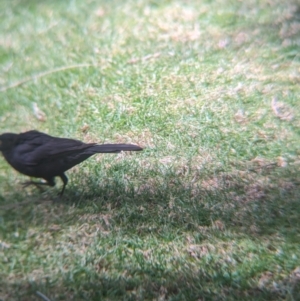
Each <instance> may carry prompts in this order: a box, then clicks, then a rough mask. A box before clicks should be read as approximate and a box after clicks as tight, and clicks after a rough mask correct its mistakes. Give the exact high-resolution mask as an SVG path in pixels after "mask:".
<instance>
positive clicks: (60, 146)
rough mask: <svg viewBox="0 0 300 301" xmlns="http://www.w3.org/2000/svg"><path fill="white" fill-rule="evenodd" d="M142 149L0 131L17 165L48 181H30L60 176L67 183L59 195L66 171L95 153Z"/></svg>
mask: <svg viewBox="0 0 300 301" xmlns="http://www.w3.org/2000/svg"><path fill="white" fill-rule="evenodd" d="M141 150H142V148H141V147H139V146H137V145H133V144H102V145H101V144H96V143H84V142H81V141H79V140H74V139H67V138H57V137H52V136H49V135H47V134H44V133H41V132H38V131H29V132H25V133H21V134H13V133H4V134H2V135H0V151H1V152H2V154H3V156H4V158H5V159H6V161H7V162H8V163H9V164H10V165H11V166H12V167H13V168H14V169H16V170H17V171H19V172H20V173H22V174H24V175H27V176H30V177H35V178H43V179H44V180H46V183H38V182H32V181H30V182H28V183H27V184H36V185H49V186H54V185H55V181H54V178H55V177H60V178H61V179H62V181H63V184H64V185H63V188H62V191H61V193H60V195H62V194H63V193H64V190H65V187H66V185H67V183H68V178H67V177H66V175H65V171H67V170H68V169H70V168H72V167H73V166H75V165H77V164H79V163H81V162H82V161H84V160H86V159H87V158H89V157H90V156H92V155H94V154H96V153H119V152H120V151H141Z"/></svg>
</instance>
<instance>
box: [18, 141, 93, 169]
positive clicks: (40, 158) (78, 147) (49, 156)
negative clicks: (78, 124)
mask: <svg viewBox="0 0 300 301" xmlns="http://www.w3.org/2000/svg"><path fill="white" fill-rule="evenodd" d="M92 145H94V144H85V143H83V142H81V141H78V140H74V139H67V138H54V137H51V136H48V135H47V136H39V137H36V138H35V139H32V140H30V141H27V143H23V144H20V146H19V151H20V152H22V158H23V163H24V164H26V165H31V166H32V165H38V164H39V163H41V162H45V161H49V162H51V161H53V160H55V159H58V158H61V157H64V156H67V155H68V154H74V153H80V152H82V151H83V150H85V149H87V148H89V147H91V146H92Z"/></svg>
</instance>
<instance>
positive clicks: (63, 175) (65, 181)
mask: <svg viewBox="0 0 300 301" xmlns="http://www.w3.org/2000/svg"><path fill="white" fill-rule="evenodd" d="M59 177H60V178H61V180H62V181H63V183H64V186H63V188H62V190H61V192H60V194H59V196H62V195H63V194H64V191H65V187H66V186H67V184H68V178H67V176H66V175H65V174H64V173H62V174H61V175H59Z"/></svg>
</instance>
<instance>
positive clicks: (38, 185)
mask: <svg viewBox="0 0 300 301" xmlns="http://www.w3.org/2000/svg"><path fill="white" fill-rule="evenodd" d="M45 180H46V181H47V182H35V181H26V182H23V183H22V185H23V187H24V188H25V187H27V186H30V185H34V186H35V187H37V188H38V189H39V190H41V191H43V189H42V188H41V186H42V185H47V186H52V187H53V186H55V181H54V178H50V179H45Z"/></svg>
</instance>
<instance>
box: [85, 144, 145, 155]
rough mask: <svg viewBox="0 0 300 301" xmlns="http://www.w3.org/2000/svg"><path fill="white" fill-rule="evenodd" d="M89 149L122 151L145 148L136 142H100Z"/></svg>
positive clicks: (95, 150) (110, 151)
mask: <svg viewBox="0 0 300 301" xmlns="http://www.w3.org/2000/svg"><path fill="white" fill-rule="evenodd" d="M89 150H91V151H93V152H95V153H119V152H121V151H141V150H143V149H142V148H141V147H139V146H138V145H134V144H99V145H93V147H91V148H90V149H89Z"/></svg>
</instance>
